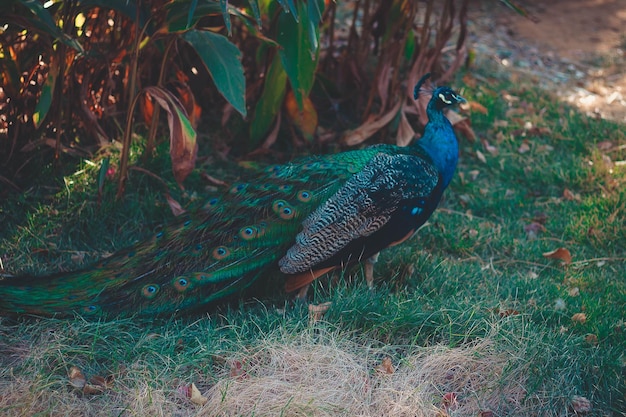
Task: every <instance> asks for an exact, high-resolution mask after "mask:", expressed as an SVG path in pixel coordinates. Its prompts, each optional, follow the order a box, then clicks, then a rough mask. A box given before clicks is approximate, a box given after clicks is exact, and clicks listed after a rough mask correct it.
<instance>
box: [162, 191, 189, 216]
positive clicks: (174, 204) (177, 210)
mask: <svg viewBox="0 0 626 417" xmlns="http://www.w3.org/2000/svg"><path fill="white" fill-rule="evenodd" d="M165 200H167V204H168V205H169V206H170V210H172V214H173V215H174V216H176V217H178V216H180V215H182V214H185V213H187V210H185V209H184V208H183V206H181V205H180V203H179V202H178V201H176V200H174V199H173V198H172V196H171V195H170V194H169V193H165Z"/></svg>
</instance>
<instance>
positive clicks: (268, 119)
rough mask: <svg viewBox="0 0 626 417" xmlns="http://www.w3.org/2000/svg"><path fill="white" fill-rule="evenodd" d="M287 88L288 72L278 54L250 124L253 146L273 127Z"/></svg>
mask: <svg viewBox="0 0 626 417" xmlns="http://www.w3.org/2000/svg"><path fill="white" fill-rule="evenodd" d="M286 90H287V73H286V72H285V69H284V68H283V66H282V64H281V62H280V57H279V56H278V54H277V55H275V56H274V60H273V61H272V64H271V65H270V67H269V69H268V70H267V75H266V76H265V83H264V85H263V94H262V95H261V98H259V101H257V103H256V107H255V108H254V119H252V123H251V124H250V141H251V147H256V145H257V144H258V143H259V142H260V141H261V140H262V139H263V138H264V137H265V135H266V134H267V132H268V131H269V130H270V128H271V127H272V123H273V122H274V119H275V118H276V114H277V113H278V111H279V110H280V106H281V104H282V103H283V99H284V98H285V91H286Z"/></svg>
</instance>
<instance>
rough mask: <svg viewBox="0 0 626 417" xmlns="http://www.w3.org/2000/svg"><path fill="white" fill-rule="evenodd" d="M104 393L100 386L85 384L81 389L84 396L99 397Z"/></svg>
mask: <svg viewBox="0 0 626 417" xmlns="http://www.w3.org/2000/svg"><path fill="white" fill-rule="evenodd" d="M104 391H105V389H104V387H103V386H101V385H94V384H86V385H85V386H84V387H83V394H85V395H100V394H102V393H103V392H104Z"/></svg>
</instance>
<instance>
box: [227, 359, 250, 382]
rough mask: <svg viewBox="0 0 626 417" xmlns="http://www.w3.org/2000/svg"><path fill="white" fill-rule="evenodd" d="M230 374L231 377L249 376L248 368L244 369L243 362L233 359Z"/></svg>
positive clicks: (243, 377)
mask: <svg viewBox="0 0 626 417" xmlns="http://www.w3.org/2000/svg"><path fill="white" fill-rule="evenodd" d="M229 375H230V377H231V378H236V379H245V378H247V377H248V374H247V373H246V370H245V369H243V363H242V362H241V361H233V362H232V363H231V364H230V372H229Z"/></svg>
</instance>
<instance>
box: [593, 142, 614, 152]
mask: <svg viewBox="0 0 626 417" xmlns="http://www.w3.org/2000/svg"><path fill="white" fill-rule="evenodd" d="M596 146H597V147H598V150H600V151H608V150H609V149H611V148H613V147H614V146H615V145H614V144H613V142H611V141H610V140H603V141H602V142H598V143H597V144H596Z"/></svg>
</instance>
